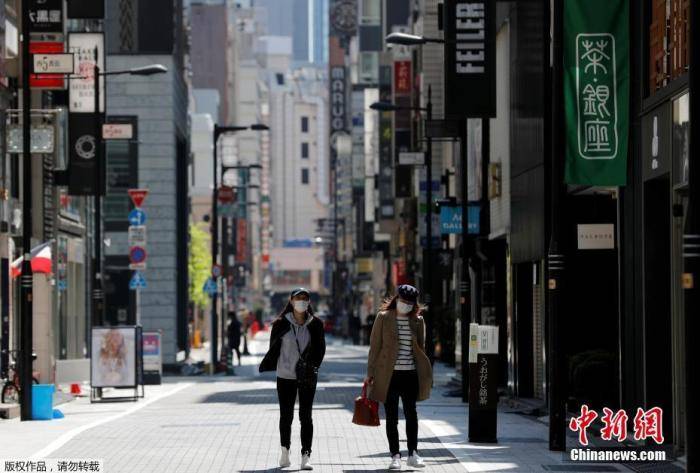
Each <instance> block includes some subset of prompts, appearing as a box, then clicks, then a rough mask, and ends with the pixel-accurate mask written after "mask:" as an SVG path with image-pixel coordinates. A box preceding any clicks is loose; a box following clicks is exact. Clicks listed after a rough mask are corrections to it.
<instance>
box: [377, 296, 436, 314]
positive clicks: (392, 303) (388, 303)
mask: <svg viewBox="0 0 700 473" xmlns="http://www.w3.org/2000/svg"><path fill="white" fill-rule="evenodd" d="M398 300H399V296H398V295H395V296H393V297H387V298H386V299H384V302H382V305H381V307H380V308H379V310H396V302H397V301H398ZM424 309H425V307H424V306H423V305H422V304H419V303H418V301H416V302H415V303H414V304H413V310H412V311H411V312H409V313H408V314H406V315H407V316H409V317H412V318H415V317H418V316H419V315H420V314H421V312H423V310H424Z"/></svg>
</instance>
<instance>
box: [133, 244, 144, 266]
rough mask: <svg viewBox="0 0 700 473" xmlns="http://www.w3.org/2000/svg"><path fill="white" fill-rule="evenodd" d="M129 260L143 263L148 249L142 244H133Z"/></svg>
mask: <svg viewBox="0 0 700 473" xmlns="http://www.w3.org/2000/svg"><path fill="white" fill-rule="evenodd" d="M129 261H131V262H132V263H136V264H138V263H143V262H144V261H146V250H145V249H143V248H142V247H140V246H132V247H131V250H129Z"/></svg>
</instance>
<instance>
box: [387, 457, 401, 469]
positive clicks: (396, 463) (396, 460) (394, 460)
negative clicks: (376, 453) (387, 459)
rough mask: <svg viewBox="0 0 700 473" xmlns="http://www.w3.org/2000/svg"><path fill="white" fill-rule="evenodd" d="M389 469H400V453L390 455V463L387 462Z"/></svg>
mask: <svg viewBox="0 0 700 473" xmlns="http://www.w3.org/2000/svg"><path fill="white" fill-rule="evenodd" d="M389 469H390V470H400V469H401V455H394V456H393V457H391V463H390V464H389Z"/></svg>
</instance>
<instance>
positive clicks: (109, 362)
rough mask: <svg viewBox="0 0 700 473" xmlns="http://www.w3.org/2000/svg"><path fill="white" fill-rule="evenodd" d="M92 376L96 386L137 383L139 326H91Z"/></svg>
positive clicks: (132, 384) (93, 385) (93, 384)
mask: <svg viewBox="0 0 700 473" xmlns="http://www.w3.org/2000/svg"><path fill="white" fill-rule="evenodd" d="M92 353H93V356H92V360H91V376H92V380H91V382H92V387H93V388H105V387H133V386H135V385H136V328H135V327H109V328H108V327H99V328H93V329H92Z"/></svg>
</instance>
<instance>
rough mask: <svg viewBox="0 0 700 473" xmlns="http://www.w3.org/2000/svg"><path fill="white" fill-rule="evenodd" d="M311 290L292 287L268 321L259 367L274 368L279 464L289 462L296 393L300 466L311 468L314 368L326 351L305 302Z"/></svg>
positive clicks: (320, 324) (316, 320) (317, 324)
mask: <svg viewBox="0 0 700 473" xmlns="http://www.w3.org/2000/svg"><path fill="white" fill-rule="evenodd" d="M310 296H311V293H310V292H309V291H308V290H307V289H304V288H298V289H295V290H294V291H292V293H291V295H290V297H289V301H288V302H287V305H286V306H285V307H284V309H283V310H282V312H281V313H280V315H279V316H278V317H277V318H276V319H275V320H274V321H273V322H272V330H271V332H270V348H269V350H268V352H267V354H266V355H265V357H264V358H263V360H262V362H261V363H260V368H259V371H260V372H261V373H262V372H264V371H277V398H278V401H279V406H280V421H279V429H280V444H281V446H282V453H281V455H280V462H279V463H280V467H282V468H284V467H287V466H289V465H291V462H290V460H289V449H290V448H291V436H292V421H293V420H294V404H295V402H296V398H297V394H298V395H299V420H300V422H301V469H302V470H313V466H312V465H311V444H312V441H313V436H314V425H313V420H312V410H313V403H314V396H315V395H316V383H317V381H318V368H319V367H320V366H321V363H322V362H323V357H324V356H325V354H326V339H325V333H324V330H323V322H321V320H320V319H319V318H318V317H316V316H314V313H313V309H312V308H311V305H310V304H309V301H310Z"/></svg>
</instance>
